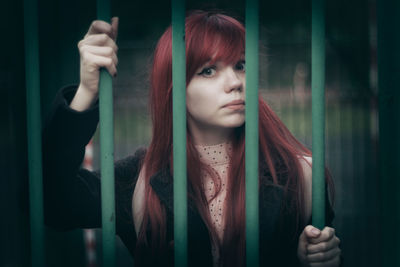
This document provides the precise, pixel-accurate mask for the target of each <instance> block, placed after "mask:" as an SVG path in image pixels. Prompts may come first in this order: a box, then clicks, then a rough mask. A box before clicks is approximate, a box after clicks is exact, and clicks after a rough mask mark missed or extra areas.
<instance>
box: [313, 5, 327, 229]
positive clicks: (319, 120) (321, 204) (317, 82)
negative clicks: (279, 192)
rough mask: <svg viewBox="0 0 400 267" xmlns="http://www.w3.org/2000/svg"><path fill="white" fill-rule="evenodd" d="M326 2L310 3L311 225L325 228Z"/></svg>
mask: <svg viewBox="0 0 400 267" xmlns="http://www.w3.org/2000/svg"><path fill="white" fill-rule="evenodd" d="M324 9H325V2H324V0H313V1H312V37H311V46H312V48H311V50H312V51H311V54H312V55H311V56H312V58H311V65H312V66H311V88H312V154H313V164H312V224H313V226H315V227H317V228H319V229H321V230H322V229H323V228H324V226H325V11H324Z"/></svg>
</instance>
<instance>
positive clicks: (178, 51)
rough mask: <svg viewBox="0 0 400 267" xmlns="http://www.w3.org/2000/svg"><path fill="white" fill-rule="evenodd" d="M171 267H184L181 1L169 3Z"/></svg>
mask: <svg viewBox="0 0 400 267" xmlns="http://www.w3.org/2000/svg"><path fill="white" fill-rule="evenodd" d="M172 58H173V60H172V82H173V86H172V87H173V90H172V94H173V96H172V103H173V111H172V112H173V151H174V152H173V153H174V154H173V159H174V240H175V241H174V244H175V266H180V267H182V266H187V243H188V241H187V180H186V179H187V178H186V56H185V1H184V0H174V1H172Z"/></svg>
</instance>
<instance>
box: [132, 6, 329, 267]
mask: <svg viewBox="0 0 400 267" xmlns="http://www.w3.org/2000/svg"><path fill="white" fill-rule="evenodd" d="M185 27H186V28H185V31H186V33H185V38H186V66H187V67H186V83H187V84H188V83H189V81H190V80H191V78H192V77H193V75H194V74H195V71H196V70H197V69H198V68H199V67H201V66H202V65H204V64H205V63H206V62H208V61H219V60H221V61H224V62H226V63H235V62H237V61H239V59H240V57H241V55H242V54H243V53H244V45H245V29H244V26H243V25H242V24H241V23H240V22H238V21H237V20H236V19H234V18H232V17H230V16H226V15H223V14H217V13H211V12H204V11H196V12H194V13H192V14H191V15H189V16H188V17H187V18H186V23H185ZM171 33H172V29H171V26H170V27H169V28H167V30H166V31H165V32H164V34H163V35H162V36H161V38H160V40H159V42H158V44H157V47H156V49H155V52H154V59H153V67H152V72H151V92H150V109H151V116H152V122H153V130H152V133H153V134H152V140H151V143H150V146H149V148H148V150H147V153H146V156H145V158H144V165H143V166H145V167H144V168H145V169H144V174H145V210H144V217H143V221H142V227H141V229H140V232H139V236H138V242H137V247H136V249H137V251H136V252H137V253H135V254H136V258H135V260H136V263H137V264H138V263H139V264H140V262H142V260H144V261H143V262H146V260H145V259H142V260H141V259H140V257H141V256H143V255H142V254H141V253H140V251H142V250H143V249H146V248H147V249H150V250H151V251H152V253H153V255H154V256H156V255H158V256H166V255H165V253H167V249H168V246H172V244H167V242H166V241H167V237H166V234H167V233H166V228H167V227H166V211H165V207H164V206H163V205H161V203H160V200H159V198H158V197H157V195H156V194H155V192H154V191H153V190H152V188H151V186H150V177H152V176H153V175H154V174H155V173H157V172H158V171H160V170H162V169H168V170H170V172H171V173H170V174H171V176H172V166H173V164H172V147H173V146H172V37H171V36H172V35H171ZM244 143H245V142H244V125H242V126H241V127H238V128H236V129H235V130H234V135H233V138H232V144H233V151H232V155H231V156H232V157H231V162H230V164H229V172H228V184H227V190H228V192H230V193H229V194H227V198H226V201H227V203H229V205H227V208H226V216H227V217H226V220H225V222H226V225H225V233H224V238H223V243H222V244H219V246H220V248H221V259H222V262H223V265H224V266H244V265H245V178H244V177H245V176H244V173H245V158H244V149H245V148H244V146H245V144H244ZM259 144H260V146H259V160H260V165H259V166H260V172H261V171H263V170H262V166H264V167H265V168H266V170H267V171H268V173H269V175H268V176H267V177H269V178H270V179H268V180H269V181H261V180H260V184H262V183H271V182H272V183H273V184H276V185H278V186H282V187H283V188H284V189H285V192H286V193H287V196H291V197H289V198H288V199H290V201H287V206H288V207H291V209H293V211H294V217H295V218H296V229H301V227H303V226H304V225H303V224H302V222H303V221H304V216H305V215H304V197H303V194H302V192H303V190H302V187H303V184H304V182H303V179H304V177H303V169H302V166H301V164H300V162H299V157H300V158H301V157H304V156H311V152H310V151H309V150H308V149H307V148H306V147H305V146H303V145H302V144H301V143H300V142H299V141H297V139H296V138H295V137H294V136H293V135H292V134H291V133H290V132H289V130H288V129H287V128H286V127H285V126H284V124H283V123H282V122H281V120H280V119H279V118H278V117H277V116H276V114H275V113H274V112H273V111H272V110H271V108H270V107H269V106H268V105H267V104H266V103H265V102H264V101H263V99H262V98H261V97H259ZM199 169H202V170H204V171H207V172H208V173H209V174H210V175H211V176H212V177H213V179H215V178H216V177H215V176H216V174H215V172H212V171H211V170H210V169H209V168H207V166H205V165H204V164H203V163H202V162H201V161H200V158H199V155H198V152H197V150H196V148H195V146H194V143H193V140H192V136H191V134H190V130H189V129H188V134H187V173H188V198H190V199H192V200H193V201H194V203H195V204H196V207H197V209H198V211H199V213H200V216H201V217H202V218H203V220H204V222H205V224H206V225H207V227H208V229H209V231H210V233H211V236H212V237H213V238H215V237H216V236H217V235H216V230H215V229H214V226H213V224H212V223H211V218H210V216H209V211H208V203H207V200H206V197H205V194H204V192H203V187H202V183H201V176H200V175H201V174H200V173H199V172H198V171H197V170H199ZM328 180H329V179H328ZM328 182H329V181H328ZM214 184H216V185H218V183H214ZM219 190H220V188H217V194H218V192H219ZM217 194H215V196H214V197H216V196H217ZM296 232H297V230H296ZM216 240H217V239H216ZM144 254H146V253H144ZM147 255H148V256H149V254H147Z"/></svg>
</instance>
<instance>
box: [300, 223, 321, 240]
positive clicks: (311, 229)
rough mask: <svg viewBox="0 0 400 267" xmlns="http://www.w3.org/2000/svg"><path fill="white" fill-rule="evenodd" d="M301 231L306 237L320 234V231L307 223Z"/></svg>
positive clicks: (314, 236)
mask: <svg viewBox="0 0 400 267" xmlns="http://www.w3.org/2000/svg"><path fill="white" fill-rule="evenodd" d="M303 233H304V235H305V237H307V238H316V237H318V236H319V235H320V234H321V231H320V230H319V229H318V228H316V227H314V226H312V225H307V226H306V227H305V228H304V231H303Z"/></svg>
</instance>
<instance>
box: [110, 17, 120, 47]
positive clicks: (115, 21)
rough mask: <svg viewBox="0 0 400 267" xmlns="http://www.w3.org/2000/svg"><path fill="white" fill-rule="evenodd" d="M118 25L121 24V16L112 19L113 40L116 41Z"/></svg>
mask: <svg viewBox="0 0 400 267" xmlns="http://www.w3.org/2000/svg"><path fill="white" fill-rule="evenodd" d="M118 25H119V18H118V17H113V18H112V19H111V28H112V32H113V36H114V38H113V40H114V41H116V40H117V37H118Z"/></svg>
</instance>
